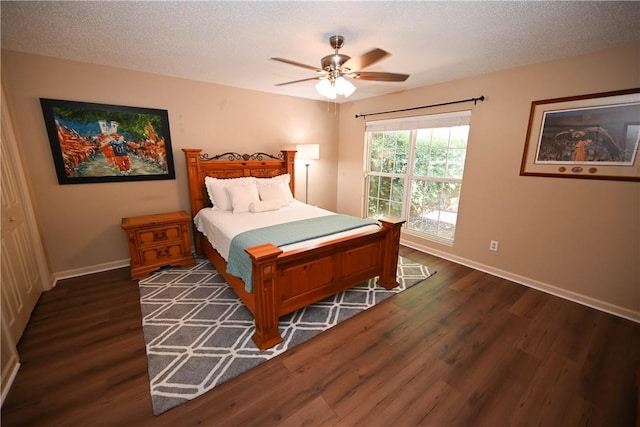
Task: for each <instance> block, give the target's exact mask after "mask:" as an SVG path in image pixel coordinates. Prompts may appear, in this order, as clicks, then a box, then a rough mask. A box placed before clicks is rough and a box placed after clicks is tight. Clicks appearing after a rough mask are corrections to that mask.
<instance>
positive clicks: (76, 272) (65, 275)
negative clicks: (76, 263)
mask: <svg viewBox="0 0 640 427" xmlns="http://www.w3.org/2000/svg"><path fill="white" fill-rule="evenodd" d="M129 265H130V260H128V259H123V260H120V261H112V262H107V263H104V264H97V265H91V266H88V267H82V268H76V269H73V270H66V271H61V272H59V273H54V275H53V280H54V282H53V286H55V285H56V283H57V282H58V280H62V279H69V278H71V277H78V276H84V275H86V274H93V273H100V272H101V271H108V270H115V269H116V268H122V267H129Z"/></svg>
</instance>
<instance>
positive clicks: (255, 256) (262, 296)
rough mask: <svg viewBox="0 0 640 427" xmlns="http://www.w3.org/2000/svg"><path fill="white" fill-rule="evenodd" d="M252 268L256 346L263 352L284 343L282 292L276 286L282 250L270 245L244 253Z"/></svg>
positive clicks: (257, 247)
mask: <svg viewBox="0 0 640 427" xmlns="http://www.w3.org/2000/svg"><path fill="white" fill-rule="evenodd" d="M245 251H247V253H248V254H249V256H250V257H251V263H252V265H253V295H254V298H255V305H254V307H255V310H254V311H255V312H254V313H253V315H254V319H255V325H256V332H255V333H254V334H253V337H252V338H253V342H255V343H256V345H257V346H258V348H259V349H260V350H266V349H268V348H271V347H273V346H275V345H276V344H278V343H281V342H282V337H281V336H280V329H279V327H278V326H279V322H278V307H279V306H280V289H279V288H278V286H277V265H276V261H277V259H278V255H280V254H281V253H282V249H280V248H278V247H277V246H274V245H272V244H270V243H265V244H263V245H258V246H253V247H251V248H247V249H245Z"/></svg>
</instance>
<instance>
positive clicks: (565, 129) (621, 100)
mask: <svg viewBox="0 0 640 427" xmlns="http://www.w3.org/2000/svg"><path fill="white" fill-rule="evenodd" d="M639 144H640V88H639V89H629V90H621V91H615V92H604V93H597V94H591V95H583V96H574V97H569V98H556V99H546V100H542V101H534V102H532V103H531V112H530V115H529V126H528V129H527V139H526V142H525V146H524V154H523V156H522V164H521V167H520V175H532V176H550V177H561V178H588V179H609V180H622V181H640V162H639V159H638V155H639V154H638V146H639Z"/></svg>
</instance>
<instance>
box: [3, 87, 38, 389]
mask: <svg viewBox="0 0 640 427" xmlns="http://www.w3.org/2000/svg"><path fill="white" fill-rule="evenodd" d="M1 111H2V112H1V116H2V131H1V137H2V139H1V140H0V168H1V173H0V175H1V187H0V193H2V197H1V199H2V205H1V209H2V211H1V212H0V218H1V220H2V224H1V228H0V235H1V236H0V237H1V239H0V244H1V248H0V255H1V256H0V258H1V266H0V276H1V277H0V288H1V291H2V322H3V333H4V332H6V333H8V334H9V338H10V341H11V343H12V344H13V345H14V346H15V345H16V344H17V342H18V340H19V339H20V337H21V336H22V333H23V331H24V328H25V327H26V325H27V322H28V321H29V317H30V316H31V311H32V310H33V308H34V307H35V305H36V302H37V301H38V298H39V297H40V294H41V293H42V292H43V291H44V290H45V289H48V288H49V287H50V286H49V279H48V273H47V269H46V263H45V261H44V251H43V249H42V244H41V242H40V239H39V236H38V232H37V228H36V223H35V217H34V215H33V212H32V208H31V202H30V200H29V192H28V190H27V188H26V181H25V179H24V175H23V170H22V167H21V163H20V158H19V155H18V150H17V146H16V141H15V136H14V133H13V129H12V127H11V121H10V117H9V114H8V112H7V106H6V100H5V96H4V94H3V96H2V110H1ZM4 368H5V367H4V366H3V373H4ZM3 383H4V378H3ZM3 385H4V384H3Z"/></svg>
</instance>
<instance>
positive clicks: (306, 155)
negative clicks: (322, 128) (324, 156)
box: [296, 144, 320, 160]
mask: <svg viewBox="0 0 640 427" xmlns="http://www.w3.org/2000/svg"><path fill="white" fill-rule="evenodd" d="M296 150H298V152H297V153H296V157H297V158H298V159H304V160H318V159H319V158H320V144H302V145H296Z"/></svg>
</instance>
